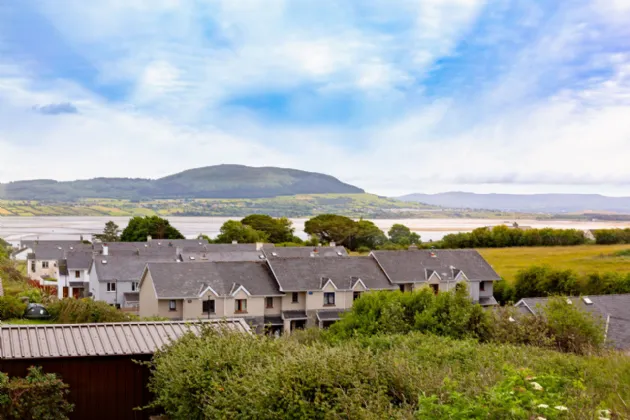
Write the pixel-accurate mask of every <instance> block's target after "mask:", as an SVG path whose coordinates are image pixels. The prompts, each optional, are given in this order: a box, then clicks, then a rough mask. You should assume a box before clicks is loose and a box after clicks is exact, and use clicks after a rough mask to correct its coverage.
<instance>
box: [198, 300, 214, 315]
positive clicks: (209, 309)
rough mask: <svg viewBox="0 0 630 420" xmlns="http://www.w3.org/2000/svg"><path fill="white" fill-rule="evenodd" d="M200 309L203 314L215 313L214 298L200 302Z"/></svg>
mask: <svg viewBox="0 0 630 420" xmlns="http://www.w3.org/2000/svg"><path fill="white" fill-rule="evenodd" d="M201 310H202V312H203V313H204V314H214V313H216V303H215V301H214V299H207V300H204V301H203V302H202V303H201Z"/></svg>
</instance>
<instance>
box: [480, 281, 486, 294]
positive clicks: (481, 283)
mask: <svg viewBox="0 0 630 420" xmlns="http://www.w3.org/2000/svg"><path fill="white" fill-rule="evenodd" d="M479 291H480V292H485V291H486V282H485V281H480V282H479Z"/></svg>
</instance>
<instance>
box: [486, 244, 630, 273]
mask: <svg viewBox="0 0 630 420" xmlns="http://www.w3.org/2000/svg"><path fill="white" fill-rule="evenodd" d="M621 250H630V245H582V246H562V247H522V248H492V249H490V248H486V249H479V252H480V253H481V255H483V257H484V258H485V259H486V260H487V261H488V262H489V263H490V264H491V265H492V267H493V268H494V269H495V270H496V271H497V273H499V275H500V276H502V277H503V278H505V279H506V280H508V281H513V280H514V277H515V275H516V273H517V272H518V271H519V270H522V269H524V268H527V267H530V266H532V265H541V264H547V265H550V266H552V267H554V268H558V269H571V270H574V271H576V272H577V273H579V274H582V275H583V274H588V273H593V272H602V273H604V272H608V271H610V272H612V271H616V272H622V273H630V257H628V256H615V255H614V253H615V252H617V251H621Z"/></svg>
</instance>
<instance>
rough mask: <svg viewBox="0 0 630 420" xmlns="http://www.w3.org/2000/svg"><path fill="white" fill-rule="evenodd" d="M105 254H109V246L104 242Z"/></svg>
mask: <svg viewBox="0 0 630 420" xmlns="http://www.w3.org/2000/svg"><path fill="white" fill-rule="evenodd" d="M103 255H109V246H107V244H103Z"/></svg>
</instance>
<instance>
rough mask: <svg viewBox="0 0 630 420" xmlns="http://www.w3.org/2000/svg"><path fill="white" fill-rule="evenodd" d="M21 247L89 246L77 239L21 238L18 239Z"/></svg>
mask: <svg viewBox="0 0 630 420" xmlns="http://www.w3.org/2000/svg"><path fill="white" fill-rule="evenodd" d="M20 243H21V245H22V248H33V247H37V246H45V247H51V248H52V247H55V248H56V247H59V246H60V247H62V248H69V247H71V246H72V247H78V246H81V245H83V246H88V247H90V245H87V244H83V243H82V242H81V241H79V240H67V241H66V240H59V241H58V240H41V241H40V240H23V241H20Z"/></svg>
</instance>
